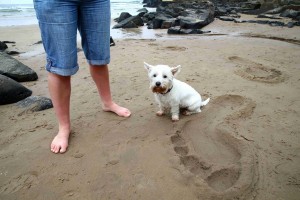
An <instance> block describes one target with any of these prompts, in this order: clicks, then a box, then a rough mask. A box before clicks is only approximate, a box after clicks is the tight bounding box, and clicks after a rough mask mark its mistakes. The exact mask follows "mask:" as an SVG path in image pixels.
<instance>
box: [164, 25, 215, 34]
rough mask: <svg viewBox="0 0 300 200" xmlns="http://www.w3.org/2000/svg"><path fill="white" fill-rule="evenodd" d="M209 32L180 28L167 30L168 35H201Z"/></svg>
mask: <svg viewBox="0 0 300 200" xmlns="http://www.w3.org/2000/svg"><path fill="white" fill-rule="evenodd" d="M203 33H210V31H202V30H200V29H182V28H180V26H175V27H171V28H169V29H168V34H203Z"/></svg>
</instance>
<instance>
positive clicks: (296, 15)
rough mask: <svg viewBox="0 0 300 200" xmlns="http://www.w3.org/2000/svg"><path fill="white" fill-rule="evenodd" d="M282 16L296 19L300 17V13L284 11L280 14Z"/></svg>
mask: <svg viewBox="0 0 300 200" xmlns="http://www.w3.org/2000/svg"><path fill="white" fill-rule="evenodd" d="M280 16H281V17H288V18H292V19H296V18H297V17H298V16H300V11H296V10H291V9H287V10H285V11H283V12H282V13H281V14H280Z"/></svg>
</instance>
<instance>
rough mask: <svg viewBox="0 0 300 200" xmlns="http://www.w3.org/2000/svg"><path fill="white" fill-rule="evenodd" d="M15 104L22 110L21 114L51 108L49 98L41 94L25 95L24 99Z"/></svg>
mask: <svg viewBox="0 0 300 200" xmlns="http://www.w3.org/2000/svg"><path fill="white" fill-rule="evenodd" d="M16 105H17V106H18V107H19V108H20V109H21V110H22V112H21V114H23V113H32V112H37V111H42V110H46V109H49V108H53V104H52V101H51V99H49V98H47V97H41V96H30V97H27V98H26V99H23V100H21V101H19V102H17V104H16Z"/></svg>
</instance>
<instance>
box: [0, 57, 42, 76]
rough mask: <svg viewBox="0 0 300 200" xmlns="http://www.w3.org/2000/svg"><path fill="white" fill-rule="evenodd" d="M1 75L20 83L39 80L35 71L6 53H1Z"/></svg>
mask: <svg viewBox="0 0 300 200" xmlns="http://www.w3.org/2000/svg"><path fill="white" fill-rule="evenodd" d="M0 74H2V75H5V76H7V77H10V78H12V79H14V80H15V81H18V82H24V81H35V80H37V79H38V76H37V74H36V72H35V71H33V70H32V69H31V68H29V67H28V66H26V65H24V64H23V63H21V62H19V61H18V60H16V59H14V58H13V57H11V56H9V55H8V54H6V53H4V52H0Z"/></svg>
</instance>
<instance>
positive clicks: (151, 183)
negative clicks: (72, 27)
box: [0, 16, 300, 200]
mask: <svg viewBox="0 0 300 200" xmlns="http://www.w3.org/2000/svg"><path fill="white" fill-rule="evenodd" d="M243 18H250V16H243ZM203 30H210V31H211V33H209V34H204V35H186V36H182V35H180V36H175V35H167V33H166V30H157V31H154V30H148V32H147V29H146V27H145V28H139V29H132V30H124V31H121V30H113V31H112V36H113V37H114V40H115V43H116V46H113V47H111V58H112V59H111V63H110V66H109V67H110V80H111V90H112V93H113V99H114V100H115V101H116V102H118V103H119V104H121V105H123V106H125V107H128V108H129V109H130V110H131V111H132V116H131V117H130V118H129V119H124V118H120V117H118V116H116V115H115V114H113V113H109V112H104V111H102V109H101V103H100V99H99V96H98V94H97V90H96V87H95V85H94V84H93V82H92V79H91V76H90V75H89V70H88V65H87V63H86V60H85V58H84V55H83V52H82V51H80V52H79V53H78V59H79V60H78V63H79V65H80V70H79V72H78V73H77V74H76V75H75V76H73V78H72V96H71V118H72V135H71V139H70V144H69V148H68V151H67V152H66V153H64V154H59V155H56V154H54V153H52V152H51V151H50V143H51V141H52V139H53V137H54V136H55V135H56V134H57V124H56V123H57V122H56V119H55V115H54V111H53V109H48V110H44V111H40V112H35V113H22V112H21V111H20V109H19V108H17V107H16V105H15V104H10V105H3V106H0V199H3V200H10V199H22V200H32V199H46V200H52V199H80V200H82V199H85V200H89V199H91V200H93V199H113V200H116V199H124V200H129V199H130V200H135V199H136V200H141V199H142V200H153V199H163V200H194V199H201V200H218V199H220V200H221V199H247V200H248V199H249V200H250V199H257V200H274V199H277V200H298V199H299V197H300V168H299V166H300V156H299V155H300V122H299V120H300V56H299V55H300V27H294V28H287V27H271V26H269V25H260V24H250V23H248V24H247V23H245V24H237V23H233V22H224V21H220V20H218V19H216V20H215V21H214V22H213V23H211V24H210V25H208V26H206V27H205V28H204V29H203ZM0 39H1V40H10V41H15V42H16V44H15V45H14V46H13V45H11V44H9V50H17V51H20V52H24V53H22V54H20V55H18V56H14V58H16V59H18V60H19V61H21V62H22V63H24V64H26V65H28V66H29V67H31V68H32V69H33V70H35V71H36V72H37V74H38V76H39V79H38V80H37V81H34V82H25V83H22V84H23V85H24V86H26V87H27V88H29V89H31V90H32V91H33V94H32V95H34V96H46V97H49V92H48V88H47V72H46V71H45V69H44V64H45V53H44V51H43V47H42V45H41V44H34V43H36V42H38V41H40V40H41V38H40V34H39V29H38V26H37V25H30V26H14V27H0ZM78 47H80V44H79V46H78ZM144 61H146V62H147V63H149V64H153V65H155V64H167V65H170V66H175V65H181V66H182V70H181V72H180V74H179V75H178V76H177V78H178V79H179V80H182V81H185V82H187V83H188V84H190V85H191V86H193V87H194V88H195V89H196V90H197V91H198V92H199V93H200V94H201V95H202V96H203V98H204V99H206V98H207V97H210V98H211V101H210V102H209V104H208V105H207V106H205V107H204V108H203V110H202V112H201V113H199V114H195V115H192V116H180V120H179V121H178V122H172V121H171V119H170V117H169V116H162V117H159V116H156V114H155V113H156V111H157V109H158V107H157V105H156V104H155V101H154V97H153V94H152V93H151V91H150V90H149V83H148V77H147V72H146V70H145V68H144V67H143V62H144Z"/></svg>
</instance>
